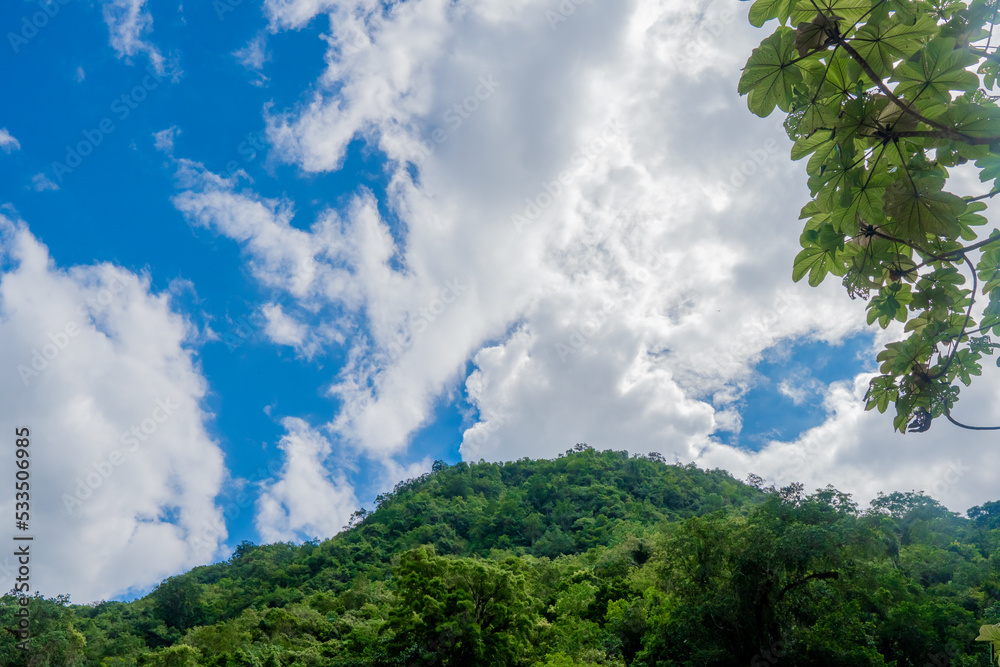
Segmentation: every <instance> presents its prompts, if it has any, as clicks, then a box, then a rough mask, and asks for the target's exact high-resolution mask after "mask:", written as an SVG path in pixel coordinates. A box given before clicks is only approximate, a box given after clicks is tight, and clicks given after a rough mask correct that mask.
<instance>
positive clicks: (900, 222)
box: [885, 175, 965, 244]
mask: <svg viewBox="0 0 1000 667" xmlns="http://www.w3.org/2000/svg"><path fill="white" fill-rule="evenodd" d="M943 185H944V180H943V179H938V178H921V179H917V180H916V181H915V182H912V183H911V182H910V179H909V178H907V177H906V176H905V175H903V176H902V177H901V178H897V179H896V180H895V181H894V182H893V183H892V184H890V185H889V187H888V188H887V189H886V192H885V213H886V215H888V216H890V217H891V218H892V221H891V223H890V224H889V225H887V226H886V228H887V230H888V231H889V233H890V234H892V235H893V236H896V237H899V238H902V239H904V240H908V241H913V242H914V243H917V244H922V243H924V242H926V241H927V237H928V235H930V236H941V237H944V238H946V239H949V240H952V239H955V238H957V237H958V236H959V235H960V234H961V233H962V227H961V225H960V224H959V222H958V216H960V215H961V214H962V213H964V212H965V200H964V199H962V198H961V197H958V196H956V195H953V194H951V193H950V192H944V191H943V190H942V189H941V187H942V186H943Z"/></svg>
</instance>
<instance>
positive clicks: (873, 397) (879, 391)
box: [865, 375, 899, 414]
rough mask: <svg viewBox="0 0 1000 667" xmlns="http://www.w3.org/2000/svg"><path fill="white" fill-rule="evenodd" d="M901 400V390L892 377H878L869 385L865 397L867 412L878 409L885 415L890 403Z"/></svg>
mask: <svg viewBox="0 0 1000 667" xmlns="http://www.w3.org/2000/svg"><path fill="white" fill-rule="evenodd" d="M898 398H899V389H898V388H897V387H896V383H895V381H894V379H893V377H892V376H891V375H878V376H876V377H874V378H872V381H871V382H869V383H868V393H867V394H866V395H865V410H871V409H872V408H878V411H879V412H881V413H882V414H885V411H886V409H887V408H888V407H889V404H890V403H895V402H896V400H897V399H898Z"/></svg>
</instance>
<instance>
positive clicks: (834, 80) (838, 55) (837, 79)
mask: <svg viewBox="0 0 1000 667" xmlns="http://www.w3.org/2000/svg"><path fill="white" fill-rule="evenodd" d="M828 58H832V60H830V61H828V62H829V64H830V66H829V67H828V68H826V71H825V76H824V77H823V81H822V84H821V86H820V90H819V98H820V99H821V100H823V101H824V102H825V103H827V104H829V105H831V106H836V107H839V106H840V104H841V103H842V102H845V101H846V100H848V99H850V98H852V97H853V96H854V94H855V91H856V90H857V88H858V84H859V83H860V84H861V86H862V87H863V88H867V87H868V85H869V84H868V79H867V78H866V77H865V76H864V75H863V74H862V73H861V66H860V65H859V64H858V63H857V61H855V60H854V59H852V58H851V57H850V56H848V55H847V54H846V53H844V52H843V51H837V52H835V53H833V54H831V55H829V56H828Z"/></svg>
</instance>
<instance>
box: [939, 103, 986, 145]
mask: <svg viewBox="0 0 1000 667" xmlns="http://www.w3.org/2000/svg"><path fill="white" fill-rule="evenodd" d="M935 120H937V121H938V122H940V123H943V124H945V125H951V126H952V127H954V128H955V129H956V130H958V131H959V132H961V133H962V134H967V135H969V136H970V137H1000V109H997V108H996V107H995V106H989V107H985V106H981V105H979V104H967V103H961V102H956V103H955V104H954V105H953V106H950V107H948V109H947V110H946V111H945V112H944V113H943V114H941V115H940V116H939V117H938V118H935Z"/></svg>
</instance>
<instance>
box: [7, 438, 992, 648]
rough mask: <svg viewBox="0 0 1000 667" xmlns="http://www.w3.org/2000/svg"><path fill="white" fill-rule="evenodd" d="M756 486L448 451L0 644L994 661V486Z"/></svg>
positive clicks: (608, 459)
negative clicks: (262, 536)
mask: <svg viewBox="0 0 1000 667" xmlns="http://www.w3.org/2000/svg"><path fill="white" fill-rule="evenodd" d="M750 482H751V483H750V484H744V483H741V482H739V481H737V480H735V479H733V478H732V477H731V476H730V475H728V474H727V473H725V472H723V471H718V470H715V471H702V470H699V469H697V468H695V467H694V466H679V465H668V464H666V463H665V462H664V461H663V459H662V458H661V457H659V455H650V456H647V457H630V456H629V455H628V454H627V453H625V452H614V451H605V452H597V451H595V450H593V449H590V448H587V447H585V446H578V447H577V448H576V450H575V451H570V452H567V454H566V455H565V456H562V457H560V458H558V459H556V460H547V461H529V460H526V459H525V460H521V461H517V462H513V463H507V464H489V463H479V464H475V465H467V464H464V463H461V464H458V465H455V466H450V467H449V466H446V465H444V464H442V463H439V464H436V465H435V470H434V471H433V472H432V473H430V474H428V475H425V476H423V477H421V478H419V479H417V480H411V481H409V482H405V483H402V484H400V485H399V486H397V488H396V490H395V491H394V492H393V493H391V494H387V495H385V496H382V497H380V498H379V500H378V507H377V509H376V510H375V511H374V512H370V513H368V512H359V513H358V514H357V515H356V516H355V518H354V520H353V521H352V523H354V524H355V525H354V526H353V527H352V528H350V529H349V530H346V531H344V532H343V533H341V534H339V535H337V536H336V537H334V538H333V539H330V540H327V541H324V542H322V543H317V542H310V543H306V544H303V545H300V546H293V545H290V544H273V545H267V546H255V545H252V544H249V543H244V544H242V545H240V547H239V548H238V549H237V550H236V553H235V554H234V555H233V556H232V558H231V559H230V560H229V561H228V562H226V563H220V564H216V565H212V566H207V567H200V568H196V569H194V570H192V571H191V572H188V573H186V574H183V575H179V576H176V577H172V578H170V579H168V580H166V581H164V582H163V583H161V584H160V586H159V587H157V588H156V589H155V590H154V591H153V592H152V593H150V594H149V595H148V596H146V597H145V598H143V599H140V600H136V601H134V602H130V603H122V602H103V603H100V604H96V605H86V606H82V605H73V604H70V603H69V600H68V599H66V598H64V597H60V598H55V599H45V598H41V597H36V598H34V599H32V600H31V603H30V605H29V608H30V613H31V630H32V638H31V639H30V642H29V643H30V650H28V651H27V652H25V651H21V650H19V649H18V648H17V647H16V645H15V642H16V641H17V638H16V637H15V636H14V635H13V633H12V632H5V633H0V634H2V635H4V636H3V638H2V639H0V664H3V665H5V666H9V667H20V666H24V665H31V666H33V667H34V666H38V667H41V666H47V665H51V666H55V665H60V666H63V665H65V666H76V665H100V666H102V667H104V666H107V667H111V666H120V667H124V666H133V665H136V666H138V665H148V666H150V667H168V666H169V667H175V666H176V667H192V666H196V665H197V666H205V667H229V666H237V665H239V666H253V667H306V666H310V667H311V666H320V665H323V666H338V667H348V666H353V667H361V666H370V667H388V666H396V665H399V666H402V665H407V666H409V665H442V666H444V665H448V666H460V667H468V666H473V665H499V666H525V667H574V666H580V665H607V666H625V665H628V666H631V667H653V666H657V667H661V666H668V665H678V666H680V665H691V666H698V667H703V666H713V665H718V666H723V665H725V666H726V667H731V666H732V665H754V666H760V665H771V664H778V663H779V662H780V664H783V665H803V666H804V665H810V666H823V665H831V666H833V665H838V666H839V665H859V666H860V665H895V666H896V667H909V666H921V667H922V666H923V665H928V664H931V665H945V664H947V665H954V666H971V665H977V666H985V665H988V664H989V653H988V646H987V645H986V644H983V643H978V644H977V643H976V641H975V638H976V637H977V633H978V631H979V627H980V625H981V624H982V623H984V622H989V623H996V622H998V621H1000V604H998V603H997V600H998V595H1000V568H998V565H1000V551H998V549H1000V503H988V504H986V505H983V506H981V507H977V508H973V509H972V510H970V511H969V516H970V517H971V518H968V519H966V518H961V517H958V516H956V515H955V514H953V513H951V512H949V511H947V510H946V509H945V508H943V507H941V506H940V505H939V504H938V503H937V502H936V501H934V500H933V499H931V498H928V497H926V496H924V495H922V494H918V493H906V494H901V493H894V494H891V495H888V496H879V498H877V499H875V500H874V501H873V503H872V506H871V508H870V509H869V510H867V511H863V512H861V511H858V509H857V506H856V504H855V503H854V502H853V501H852V499H851V498H850V497H849V496H847V495H845V494H842V493H839V492H837V491H836V490H834V489H832V488H827V489H823V490H820V491H817V492H816V493H813V494H811V495H806V494H805V493H803V489H802V487H801V485H792V486H789V487H786V488H784V489H780V490H779V489H774V488H768V489H764V488H762V485H761V483H760V480H759V479H757V478H751V480H750ZM16 610H17V604H16V601H15V599H14V598H13V597H10V596H7V597H5V598H3V599H2V601H0V617H2V618H0V625H2V626H3V627H5V628H8V629H11V628H15V627H16V622H15V617H14V614H15V613H16Z"/></svg>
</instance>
